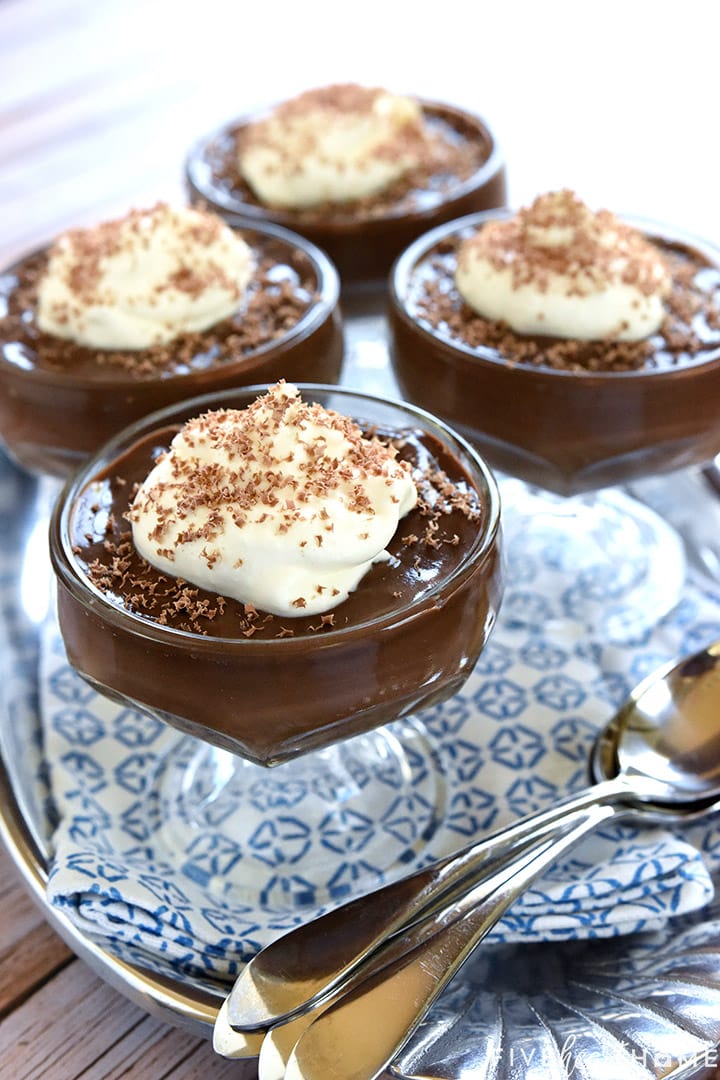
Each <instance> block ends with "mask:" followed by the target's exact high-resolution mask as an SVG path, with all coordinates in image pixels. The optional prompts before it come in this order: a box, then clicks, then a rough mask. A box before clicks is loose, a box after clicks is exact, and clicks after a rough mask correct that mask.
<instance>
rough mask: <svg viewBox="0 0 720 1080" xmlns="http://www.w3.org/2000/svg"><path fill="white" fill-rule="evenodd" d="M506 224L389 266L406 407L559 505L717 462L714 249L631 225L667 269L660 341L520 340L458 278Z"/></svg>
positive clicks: (447, 230)
mask: <svg viewBox="0 0 720 1080" xmlns="http://www.w3.org/2000/svg"><path fill="white" fill-rule="evenodd" d="M507 217H508V212H507V211H490V212H488V213H483V214H476V215H471V216H470V217H468V218H466V219H464V220H463V221H462V222H450V223H448V224H446V225H442V226H440V227H438V228H437V229H435V230H433V231H432V233H429V234H426V235H425V236H424V237H421V238H419V239H418V240H416V241H415V242H414V243H413V244H411V245H410V246H409V247H408V249H407V250H406V251H405V252H404V253H403V255H402V256H401V257H400V258H399V259H398V261H397V263H396V266H395V269H394V271H393V276H392V279H391V286H390V312H389V319H390V330H391V356H392V362H393V368H394V371H395V375H396V377H397V380H398V383H399V385H400V388H401V391H402V393H403V396H404V397H405V399H406V400H408V401H413V402H415V403H416V404H418V405H421V406H423V407H424V408H426V409H432V410H433V411H434V412H435V413H436V414H437V415H438V416H441V417H443V418H444V419H445V420H447V421H448V422H449V423H451V424H453V425H454V426H455V427H456V428H457V429H458V430H460V431H462V432H463V434H465V435H466V436H467V438H469V439H470V440H471V441H472V442H473V443H474V444H475V445H476V446H477V447H478V448H479V449H480V451H481V452H482V453H483V454H484V455H485V457H486V458H487V459H488V461H489V462H490V463H491V464H492V465H493V466H495V467H496V468H498V469H501V470H503V471H504V472H507V473H510V474H511V475H513V476H517V477H520V478H521V479H523V480H526V481H528V482H529V483H533V484H538V485H539V486H541V487H545V488H548V489H550V490H552V491H556V492H559V493H561V494H564V495H567V494H574V493H577V492H581V491H591V490H595V489H597V488H601V487H604V486H608V485H612V484H617V483H625V482H627V481H629V480H632V479H635V478H637V477H642V476H646V475H650V474H654V473H659V472H668V471H671V470H673V469H680V468H685V467H688V466H690V465H696V464H700V463H702V462H704V461H708V460H710V459H711V458H712V457H713V456H714V455H715V454H717V453H718V452H720V412H719V411H718V408H717V402H718V400H720V252H718V251H716V250H715V249H714V248H713V247H712V246H711V245H709V244H706V243H704V242H702V241H700V240H698V241H695V239H694V238H693V237H687V236H686V235H684V234H683V233H682V231H680V230H673V229H671V228H669V227H665V226H661V225H657V226H650V225H649V224H648V223H639V224H635V223H634V222H633V221H632V220H630V222H629V224H630V225H634V227H635V228H636V229H637V230H638V231H640V232H641V233H642V234H643V236H644V237H645V239H646V240H648V241H650V242H651V243H652V244H654V245H656V246H657V248H658V249H659V251H660V252H661V254H662V255H663V257H664V259H665V262H666V263H667V264H668V265H669V268H670V270H671V277H672V288H671V291H670V294H669V296H668V297H667V298H666V299H665V301H664V305H665V318H664V321H663V323H662V325H661V327H660V329H659V331H658V332H657V333H655V334H653V335H652V336H651V337H648V338H646V339H643V340H639V341H609V340H601V341H582V340H577V339H560V338H553V337H543V336H534V335H530V334H528V335H521V334H518V333H515V332H514V331H512V330H511V329H510V328H509V327H508V326H507V325H506V324H504V323H500V322H494V321H491V320H488V319H485V318H483V317H481V316H480V315H478V314H476V313H475V312H474V311H473V310H472V309H471V308H470V307H469V306H468V305H467V304H466V303H465V302H464V300H463V299H462V298H461V296H460V294H459V292H458V289H457V287H456V285H455V281H454V273H455V267H456V265H457V253H458V249H459V247H460V245H461V243H462V242H463V241H465V240H467V239H468V238H469V237H471V236H473V235H475V234H476V232H477V230H479V229H482V227H483V225H484V224H485V223H486V222H489V221H496V220H498V219H500V218H507Z"/></svg>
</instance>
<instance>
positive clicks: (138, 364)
mask: <svg viewBox="0 0 720 1080" xmlns="http://www.w3.org/2000/svg"><path fill="white" fill-rule="evenodd" d="M232 225H233V229H234V231H235V232H236V233H237V234H238V235H239V236H241V237H242V238H244V240H245V242H246V243H247V245H248V247H249V249H250V252H251V255H252V265H253V272H252V276H251V278H250V280H249V282H248V284H247V288H246V291H245V295H244V298H243V302H242V305H241V307H240V309H239V310H238V311H237V313H236V314H233V315H232V316H231V317H228V318H225V319H222V320H221V321H220V322H218V323H217V324H215V325H213V326H211V327H209V328H208V329H205V330H202V331H195V332H186V333H181V334H180V335H179V336H178V337H176V338H175V339H173V340H171V341H168V342H165V343H161V344H156V345H152V346H150V347H148V348H139V349H138V348H134V349H128V348H120V349H113V348H97V347H90V346H87V345H82V344H77V343H76V342H74V341H72V340H68V339H64V338H61V337H58V336H56V335H55V334H51V333H48V332H46V331H44V330H42V329H41V328H40V326H39V325H38V286H39V282H40V281H42V278H43V274H44V272H45V270H46V268H47V265H48V259H49V252H48V251H47V250H46V251H42V252H39V253H37V254H34V255H31V256H28V257H27V258H25V259H23V260H22V261H20V262H19V263H17V264H15V265H14V266H12V267H10V268H9V269H8V270H7V271H6V272H5V273H4V274H3V275H2V277H0V380H2V390H3V392H2V394H1V395H0V435H1V436H2V439H3V442H4V444H5V446H6V448H7V450H8V451H9V452H10V454H11V455H12V456H13V457H14V458H15V460H16V461H17V462H18V463H19V464H20V465H22V466H23V467H25V468H28V469H30V470H35V471H39V472H49V473H53V474H55V475H65V474H67V473H68V472H69V471H70V470H71V469H73V468H75V467H76V466H77V465H78V464H79V463H80V462H81V461H82V460H83V459H84V458H85V457H86V456H87V455H88V454H90V453H92V452H93V451H94V450H97V449H98V448H99V447H100V446H101V445H102V444H103V443H104V442H105V441H106V440H107V439H109V438H110V437H111V436H112V435H114V434H116V433H117V432H118V431H120V430H122V429H123V428H124V427H126V426H127V425H128V424H129V423H131V422H133V421H135V420H137V419H139V418H140V417H142V416H145V415H147V414H149V413H151V412H153V411H154V410H157V409H159V408H161V407H163V406H165V405H169V404H171V403H172V402H176V401H181V400H183V399H184V398H187V397H190V396H192V395H197V394H198V393H203V392H209V391H211V390H213V391H214V390H223V389H227V388H230V387H233V386H237V385H245V384H248V383H255V382H257V381H258V380H259V379H260V380H265V379H267V380H273V379H276V378H280V377H282V376H285V377H287V378H290V379H313V380H318V381H322V382H330V383H331V382H334V381H335V380H337V379H338V377H339V373H340V366H341V362H342V347H343V346H342V332H341V326H340V316H339V310H338V279H337V274H336V272H335V269H334V267H333V266H332V264H331V263H330V262H329V261H328V259H327V258H326V257H325V256H324V254H323V253H322V252H320V251H318V250H317V249H316V248H314V247H313V246H312V245H311V244H309V243H308V242H307V241H306V240H305V239H303V238H302V237H299V236H296V235H294V234H292V233H290V232H287V231H286V230H284V229H282V228H278V227H275V226H273V225H270V224H249V223H247V222H244V221H239V220H237V221H234V222H233V223H232Z"/></svg>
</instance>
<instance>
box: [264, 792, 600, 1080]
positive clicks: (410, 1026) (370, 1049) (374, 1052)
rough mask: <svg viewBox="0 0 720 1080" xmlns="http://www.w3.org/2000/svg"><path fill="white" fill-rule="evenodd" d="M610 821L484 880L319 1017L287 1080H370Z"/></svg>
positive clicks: (581, 823) (590, 825)
mask: <svg viewBox="0 0 720 1080" xmlns="http://www.w3.org/2000/svg"><path fill="white" fill-rule="evenodd" d="M615 813H616V810H615V807H614V806H613V805H612V804H605V805H594V806H590V807H588V808H587V811H586V812H585V813H580V814H576V815H573V817H572V819H571V821H572V822H574V824H572V826H571V827H570V828H568V829H566V830H563V831H562V832H561V834H560V835H559V836H557V835H556V836H552V837H550V838H549V839H548V840H547V841H546V842H545V843H544V844H543V845H541V847H540V850H539V851H538V849H537V848H536V847H534V846H533V847H531V848H530V850H529V851H525V852H523V853H522V854H521V855H519V856H518V857H517V858H516V859H515V860H513V861H512V863H511V865H509V866H505V867H503V868H502V869H501V870H499V871H497V872H496V873H495V874H492V875H490V876H489V877H486V878H484V879H483V881H481V882H480V883H479V884H478V885H477V886H475V888H474V889H472V890H471V891H470V892H468V893H467V895H466V896H464V897H462V898H461V899H460V900H459V901H458V902H456V903H455V904H454V905H451V906H450V907H449V908H448V909H447V911H445V912H444V913H443V921H444V923H445V925H444V926H443V927H442V929H440V930H439V931H438V933H436V934H435V935H434V936H433V937H431V938H430V939H429V940H428V941H426V942H424V943H422V944H420V945H419V946H417V947H416V948H415V949H412V950H411V951H410V952H408V953H405V954H404V955H402V956H400V958H399V959H397V960H396V961H395V962H394V963H391V964H390V965H389V966H387V967H385V968H384V969H382V970H381V971H380V972H379V973H377V974H376V975H374V976H371V977H370V978H369V979H367V980H366V981H363V982H362V983H361V984H360V986H358V987H357V988H356V989H354V990H353V991H351V992H350V993H349V994H347V995H346V996H342V997H340V999H339V1000H338V1001H337V1002H335V1003H334V1004H332V1005H331V1006H330V1007H329V1008H328V1009H326V1010H325V1011H322V1012H321V1013H320V1015H319V1016H318V1017H317V1019H316V1020H314V1022H313V1023H311V1024H310V1026H309V1027H308V1028H307V1029H306V1030H305V1032H304V1033H303V1034H302V1035H301V1037H300V1039H299V1040H298V1042H297V1043H296V1045H295V1047H294V1049H293V1051H292V1054H291V1055H290V1059H289V1061H288V1064H287V1068H286V1070H285V1080H374V1078H375V1077H377V1076H378V1075H379V1074H380V1073H382V1072H383V1070H384V1069H385V1068H386V1067H387V1066H388V1065H389V1064H390V1062H391V1061H392V1060H393V1058H394V1057H395V1056H396V1055H397V1053H398V1052H399V1051H400V1050H401V1049H402V1047H403V1046H404V1045H405V1043H406V1041H407V1040H408V1039H409V1037H410V1036H411V1035H412V1033H413V1032H414V1031H415V1029H416V1028H417V1027H418V1025H419V1024H420V1022H421V1021H422V1019H423V1017H424V1016H425V1014H426V1013H427V1011H428V1010H429V1009H430V1007H431V1005H432V1004H433V1002H434V1001H435V1000H436V999H437V997H438V996H439V995H440V994H441V993H442V991H443V990H444V989H445V987H446V986H447V985H448V983H449V982H450V980H451V979H452V978H453V977H454V975H455V974H456V973H457V971H458V970H459V969H460V967H461V966H462V965H463V964H464V963H465V961H466V960H467V959H468V957H469V956H470V954H471V953H472V951H473V949H475V948H476V947H477V945H478V944H479V943H480V942H481V941H482V939H483V938H484V937H485V936H486V934H487V933H488V932H489V931H490V930H491V929H492V927H493V926H495V924H496V923H497V922H498V920H499V919H500V918H501V917H502V915H503V914H504V913H505V911H506V910H507V909H508V908H509V907H510V905H511V904H512V903H513V902H514V901H515V900H516V899H517V898H518V896H520V894H521V893H522V892H524V890H525V889H526V888H527V887H528V886H529V885H530V884H531V883H532V882H533V881H534V880H535V879H536V878H537V877H538V876H540V875H541V874H542V873H543V871H544V870H546V869H547V868H548V867H549V866H551V865H552V864H553V863H554V862H556V861H557V860H558V858H559V857H560V856H561V855H563V854H564V853H565V852H566V851H568V850H569V849H570V848H572V847H574V846H575V844H577V843H578V842H579V841H580V840H581V839H582V838H583V837H584V836H585V835H586V834H587V833H588V832H591V831H592V830H593V829H595V828H597V827H598V826H599V825H601V824H602V823H603V822H605V821H607V820H608V818H610V817H612V816H613V815H614V814H615ZM368 1032H372V1037H371V1038H368ZM261 1080H262V1074H261Z"/></svg>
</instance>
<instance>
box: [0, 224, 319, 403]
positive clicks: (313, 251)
mask: <svg viewBox="0 0 720 1080" xmlns="http://www.w3.org/2000/svg"><path fill="white" fill-rule="evenodd" d="M222 221H223V223H224V224H226V225H228V226H229V227H230V228H231V229H233V230H235V231H246V232H255V233H259V234H261V235H263V236H265V237H268V238H271V239H274V240H279V241H281V242H282V243H286V244H287V245H288V247H294V248H298V249H299V250H300V251H301V252H302V253H303V255H305V256H307V257H308V258H309V260H310V264H311V267H312V270H313V272H314V273H315V276H316V278H317V288H316V289H315V290H314V292H313V294H312V297H311V300H310V304H309V306H308V308H307V310H306V311H305V312H304V313H303V314H302V315H301V317H300V318H299V319H298V321H297V322H296V323H295V325H294V326H292V327H291V328H290V329H289V330H288V331H286V333H284V334H283V335H282V336H281V337H279V338H273V339H272V340H271V341H268V342H265V343H264V344H263V345H260V346H258V347H257V348H255V349H252V350H251V351H250V352H246V353H243V355H242V356H240V357H238V358H237V359H233V360H230V361H228V362H227V363H223V364H218V365H211V366H210V367H208V368H204V369H202V371H200V372H198V371H196V370H190V371H185V372H179V373H175V374H171V375H167V374H166V375H153V376H150V377H149V378H133V377H131V376H123V375H122V374H113V375H112V376H110V377H109V378H103V379H98V378H96V377H95V376H93V375H89V374H77V373H75V372H72V371H62V370H60V371H57V370H52V369H50V368H41V367H32V368H24V367H22V365H18V364H13V363H12V362H11V361H9V360H7V359H6V358H5V356H4V355H3V351H2V350H1V349H0V371H1V370H2V369H3V368H5V369H9V370H12V371H13V373H16V374H18V375H20V376H24V377H25V378H27V379H32V380H33V382H35V383H47V384H48V385H51V386H55V385H60V386H63V387H68V388H69V389H76V388H77V389H93V388H94V387H103V388H107V389H109V390H111V389H112V388H113V387H118V388H120V387H122V388H128V387H132V388H137V389H138V393H140V394H141V393H142V390H143V388H144V387H148V386H153V387H157V386H161V385H162V384H163V383H167V382H169V381H171V380H172V381H173V382H174V381H175V380H180V379H186V378H187V379H190V378H197V377H198V375H199V374H200V375H206V376H207V377H212V376H213V375H215V373H217V372H220V373H223V374H229V375H232V374H233V372H234V371H236V370H240V369H241V368H242V367H244V366H247V365H248V364H252V363H255V362H256V361H260V362H261V361H262V360H263V359H264V358H265V355H266V354H267V353H269V352H270V351H271V350H273V349H276V348H278V347H280V348H282V349H283V350H286V349H288V348H292V347H293V346H295V345H298V344H300V343H301V342H302V341H305V340H306V339H307V338H308V337H310V336H312V334H314V333H315V332H316V331H317V330H319V329H320V328H321V327H322V326H323V324H324V323H325V322H326V321H327V320H328V318H330V317H331V316H332V314H333V312H335V311H336V310H338V304H339V299H340V275H339V273H338V271H337V269H336V267H335V264H334V263H333V262H332V260H331V259H330V257H329V255H326V254H325V252H324V251H323V250H322V248H320V247H318V246H317V244H314V243H313V242H312V240H307V239H306V238H305V237H304V236H302V235H300V233H296V232H294V231H293V230H292V229H288V228H286V227H285V226H284V225H278V224H276V223H275V222H272V221H264V220H262V219H258V220H257V221H254V220H251V219H249V218H246V217H244V216H243V215H241V214H232V215H230V214H228V215H225V214H224V215H223V217H222ZM53 242H54V241H50V242H49V243H48V244H44V245H42V246H40V247H37V248H34V249H33V250H32V251H28V252H26V253H25V254H24V255H21V256H20V257H19V258H17V259H14V260H13V262H12V263H10V264H9V265H7V266H4V267H2V268H0V278H2V277H4V276H6V275H9V274H13V273H15V272H16V271H17V270H19V269H20V268H21V267H22V266H23V265H24V263H26V262H27V261H28V260H29V259H32V258H34V257H35V256H36V255H40V254H42V253H43V252H47V251H49V250H50V248H51V246H52V243H53ZM211 330H212V326H209V327H207V329H206V330H205V331H200V333H207V332H209V331H211ZM168 344H170V345H172V342H169V343H168ZM79 348H86V346H79ZM87 348H88V349H89V350H90V351H94V352H99V353H103V352H108V353H113V352H129V351H134V352H135V351H136V352H138V353H142V352H144V351H146V350H143V349H138V350H123V349H92V347H90V346H87Z"/></svg>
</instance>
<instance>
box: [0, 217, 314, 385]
mask: <svg viewBox="0 0 720 1080" xmlns="http://www.w3.org/2000/svg"><path fill="white" fill-rule="evenodd" d="M244 239H245V240H246V241H247V243H248V244H249V246H250V247H251V248H252V251H253V256H254V259H255V265H256V270H255V273H254V275H253V277H252V279H251V281H250V283H249V285H248V288H247V292H246V297H245V302H244V305H243V307H242V308H241V310H240V311H239V312H238V313H237V314H236V315H234V316H232V317H231V318H229V319H225V320H223V321H222V322H220V323H218V324H217V325H216V326H214V327H211V328H209V329H208V330H205V331H202V332H200V333H192V334H183V335H181V336H180V337H177V338H175V340H174V341H171V342H168V343H166V344H164V345H156V346H153V347H152V348H149V349H140V350H125V351H124V350H114V349H107V350H104V349H92V348H86V347H85V346H82V345H77V344H76V343H75V342H72V341H66V340H64V339H61V338H57V337H54V336H53V335H51V334H45V333H43V332H42V331H41V330H40V328H39V327H38V325H37V302H38V301H37V296H38V283H39V280H40V278H41V275H42V274H43V272H44V269H45V266H46V265H47V261H48V255H47V253H39V254H37V255H34V256H30V257H29V258H28V259H26V260H24V261H23V262H22V263H21V264H19V265H18V267H17V268H16V270H15V271H14V272H13V274H8V275H7V283H5V284H3V287H2V290H1V291H0V300H2V299H3V298H4V299H6V301H7V313H6V314H4V315H2V316H0V336H1V337H2V340H3V341H4V342H8V343H10V342H12V343H15V344H16V346H19V347H20V349H21V351H22V353H23V358H24V361H25V362H28V361H30V362H32V364H33V365H34V366H36V367H39V368H47V369H49V370H51V371H66V372H67V373H68V374H91V375H96V376H97V377H98V378H103V377H105V378H110V377H118V376H119V375H122V376H125V377H128V378H130V379H133V380H138V381H141V380H143V379H157V378H166V377H168V376H172V375H189V374H192V373H193V372H201V371H204V370H206V369H207V368H210V367H216V366H220V365H223V364H229V363H233V362H237V361H238V360H241V359H242V358H243V357H245V356H250V355H252V354H253V353H254V352H256V351H257V350H258V349H260V348H262V347H264V346H266V345H270V344H271V343H272V342H275V341H278V340H279V339H281V338H283V337H284V336H285V335H286V334H287V333H288V332H289V331H291V330H292V329H293V328H294V327H295V326H296V325H297V324H298V323H299V322H300V320H301V319H302V318H303V316H304V315H305V314H306V313H307V312H308V311H309V310H310V309H311V307H312V306H313V305H314V304H315V303H317V300H318V292H317V288H318V282H317V278H316V275H315V272H314V270H313V268H312V265H311V263H310V261H309V260H308V259H307V258H306V256H305V255H304V254H303V252H302V251H301V250H300V249H290V250H289V249H288V247H287V245H286V244H285V243H283V242H281V241H279V240H276V239H275V238H273V237H262V236H261V235H260V234H253V233H248V234H246V235H245V236H244ZM186 286H187V287H188V289H192V288H195V287H197V286H198V283H197V282H194V283H191V282H190V281H189V280H188V281H187V282H186ZM88 287H89V286H88Z"/></svg>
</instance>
